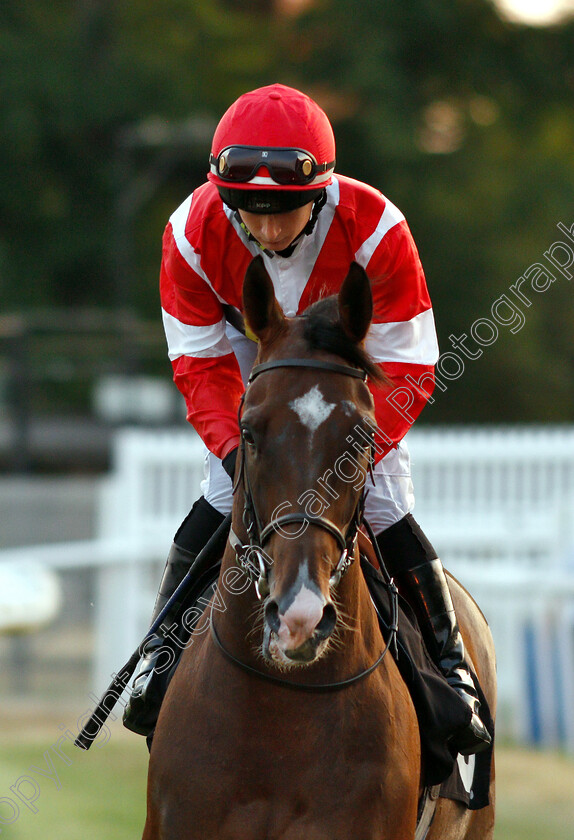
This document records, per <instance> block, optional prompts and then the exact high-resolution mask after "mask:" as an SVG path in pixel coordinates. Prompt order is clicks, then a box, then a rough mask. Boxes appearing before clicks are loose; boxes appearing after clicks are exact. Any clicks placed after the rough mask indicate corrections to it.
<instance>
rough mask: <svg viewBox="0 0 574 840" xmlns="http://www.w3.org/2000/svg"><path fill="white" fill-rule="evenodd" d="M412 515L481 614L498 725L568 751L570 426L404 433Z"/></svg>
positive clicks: (573, 710)
mask: <svg viewBox="0 0 574 840" xmlns="http://www.w3.org/2000/svg"><path fill="white" fill-rule="evenodd" d="M409 446H410V450H411V456H412V470H413V479H414V483H415V495H416V499H417V501H416V506H415V511H414V514H415V517H416V518H417V520H418V521H419V522H420V524H421V526H422V527H423V530H424V531H425V532H426V533H427V534H428V536H429V538H430V539H431V540H432V541H433V543H434V545H435V547H436V548H437V550H438V553H439V554H440V556H441V558H442V560H443V562H444V564H445V565H446V566H447V567H448V568H449V569H450V570H451V571H452V572H453V573H454V574H455V575H456V576H457V577H458V578H459V580H460V581H461V582H462V583H463V584H464V585H465V586H466V587H467V588H468V589H469V590H470V592H471V593H472V594H473V596H474V597H475V598H476V600H477V601H478V603H479V604H480V606H481V608H482V610H483V612H484V613H485V615H486V617H487V619H488V621H489V623H490V626H491V629H492V632H493V636H494V640H495V643H496V649H497V664H498V691H499V728H500V730H501V731H504V732H505V733H506V734H510V735H512V736H514V737H516V738H518V739H522V740H527V741H531V742H539V743H545V744H567V745H568V747H569V749H570V750H574V677H573V674H574V564H573V562H572V560H573V559H574V555H573V552H574V428H571V427H551V426H541V427H534V428H529V427H522V428H521V427H506V428H504V427H501V428H488V427H486V428H484V427H482V428H476V429H473V428H459V429H457V428H451V429H438V430H433V431H416V430H413V432H411V433H410V434H409Z"/></svg>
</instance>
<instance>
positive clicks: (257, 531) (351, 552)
mask: <svg viewBox="0 0 574 840" xmlns="http://www.w3.org/2000/svg"><path fill="white" fill-rule="evenodd" d="M301 367H303V368H314V369H316V370H323V371H329V372H331V373H338V374H343V375H345V376H352V377H354V378H357V379H361V380H362V381H363V382H366V380H367V373H366V371H364V370H360V369H358V368H354V367H351V366H350V365H341V364H336V363H334V362H328V361H322V360H319V359H276V360H274V361H270V362H264V363H262V364H259V365H255V367H254V368H253V370H252V371H251V375H250V377H249V380H248V385H250V384H251V382H253V380H254V379H255V378H256V377H258V376H260V375H261V374H262V373H265V372H267V371H269V370H276V369H277V368H301ZM244 396H245V395H244ZM243 402H244V397H243V398H242V400H241V404H240V406H239V417H240V416H241V411H242V408H243ZM240 447H241V471H240V473H239V474H238V476H237V478H236V481H235V485H234V488H233V490H234V492H235V490H236V489H237V487H238V485H239V482H240V481H241V479H243V489H244V496H245V504H244V510H243V524H244V525H245V528H246V530H247V533H248V535H249V540H250V542H249V544H248V545H244V544H243V543H242V541H241V540H240V539H239V537H238V536H237V535H236V534H235V532H234V531H233V529H231V532H230V534H229V542H230V544H231V546H232V547H233V548H234V550H235V556H236V560H237V562H238V564H239V565H240V566H241V568H242V569H243V571H244V572H245V573H246V574H247V575H248V576H249V577H250V578H251V579H252V580H254V578H255V589H256V592H257V596H258V598H259V600H263V599H264V598H265V597H266V596H267V595H268V594H269V583H268V574H269V568H270V565H271V563H272V560H271V559H270V558H269V557H268V555H267V554H266V553H265V551H264V550H263V546H264V545H265V543H266V542H267V540H268V539H269V538H270V537H271V536H272V534H273V533H274V532H275V531H276V530H277V529H278V528H280V527H282V526H283V525H287V524H296V523H307V524H308V525H314V526H315V527H318V528H322V529H323V530H324V531H327V532H328V533H329V534H331V536H332V537H334V539H335V541H336V542H337V545H338V546H339V548H340V549H341V557H340V559H339V561H338V563H337V566H336V567H335V569H334V571H333V573H332V574H331V579H330V585H331V586H336V585H338V584H339V582H340V580H341V578H342V577H343V575H344V573H345V572H346V570H347V569H348V568H349V566H350V565H351V563H352V562H353V559H354V556H355V548H356V542H357V536H358V533H359V528H360V527H361V523H362V522H363V509H364V504H365V493H364V492H363V493H362V494H361V496H360V498H359V500H358V502H357V506H356V508H355V511H354V513H353V516H352V518H351V521H350V523H349V526H348V528H347V534H343V532H342V531H341V529H340V528H338V527H337V525H335V524H334V523H333V522H331V520H329V519H327V517H325V516H312V515H309V514H306V513H303V512H294V513H290V514H286V515H284V516H280V517H278V518H277V519H274V520H272V521H271V522H269V523H267V524H266V525H264V526H262V525H261V520H260V517H259V515H258V512H257V509H256V506H255V503H254V501H253V494H252V491H251V485H250V482H249V473H248V470H247V466H246V459H245V440H244V437H243V435H242V436H241V444H240ZM373 448H374V447H373V446H371V468H372V465H373ZM365 524H366V525H367V528H368V527H369V526H368V524H367V523H365ZM373 544H374V548H375V552H376V554H377V557H378V559H379V562H380V566H381V569H382V570H383V573H384V574H386V570H385V567H384V564H383V562H382V560H381V557H380V553H379V551H378V547H377V544H376V542H374V543H373ZM254 557H255V562H254ZM386 577H387V581H386V582H387V586H388V589H389V598H390V602H391V624H390V627H389V636H388V640H387V642H386V645H385V647H384V649H383V651H382V653H381V654H380V655H379V657H378V658H377V659H376V660H375V662H373V664H372V665H370V666H369V667H368V668H365V669H364V670H363V671H360V672H359V673H357V674H355V675H354V676H352V677H348V678H347V679H344V680H339V681H337V682H332V683H315V684H313V683H300V682H292V681H290V680H287V679H284V678H282V677H279V676H276V675H274V674H271V673H268V672H265V671H260V670H259V669H258V668H254V667H252V666H251V665H248V664H247V663H245V662H242V661H241V660H240V659H238V658H237V657H236V656H234V655H233V654H232V653H231V652H230V651H229V650H227V648H226V647H225V646H224V645H223V643H222V641H221V639H220V638H219V635H218V633H217V630H216V629H215V624H214V622H213V613H212V614H211V616H210V631H211V638H212V639H213V641H214V643H215V646H216V647H217V648H218V650H219V651H220V652H221V654H222V655H223V656H224V657H225V658H226V659H228V660H229V662H231V663H232V664H233V665H235V666H236V667H238V668H240V669H241V670H243V671H245V672H246V673H248V674H251V675H252V676H256V677H258V678H259V679H262V680H265V681H267V682H271V683H273V684H275V685H281V686H284V687H285V688H290V689H293V690H297V691H309V692H328V691H338V690H340V689H343V688H347V687H349V686H351V685H354V684H355V683H357V682H359V681H360V680H363V679H365V677H368V676H369V674H372V673H373V672H374V671H376V669H377V668H378V667H379V665H380V664H381V662H382V661H383V659H384V658H385V656H386V655H387V653H388V651H389V650H390V649H391V648H392V649H393V650H394V651H395V652H396V634H397V629H398V627H397V619H398V591H397V588H396V586H395V584H394V583H393V581H392V579H390V578H389V577H388V575H386Z"/></svg>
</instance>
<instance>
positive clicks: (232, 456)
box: [221, 446, 239, 481]
mask: <svg viewBox="0 0 574 840" xmlns="http://www.w3.org/2000/svg"><path fill="white" fill-rule="evenodd" d="M238 451H239V447H238V446H236V447H235V449H232V450H231V452H228V453H227V455H226V456H225V458H224V459H223V461H222V462H221V463H222V464H223V469H224V470H225V472H226V473H227V475H228V476H229V478H230V479H231V480H232V481H233V479H234V478H235V462H236V461H237V453H238Z"/></svg>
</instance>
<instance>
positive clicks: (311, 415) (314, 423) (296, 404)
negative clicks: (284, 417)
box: [289, 385, 335, 432]
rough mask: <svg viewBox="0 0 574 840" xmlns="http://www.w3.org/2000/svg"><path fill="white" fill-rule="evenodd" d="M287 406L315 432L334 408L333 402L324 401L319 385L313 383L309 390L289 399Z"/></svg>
mask: <svg viewBox="0 0 574 840" xmlns="http://www.w3.org/2000/svg"><path fill="white" fill-rule="evenodd" d="M289 408H291V409H293V411H294V412H295V414H298V415H299V420H300V421H301V422H302V423H303V425H304V426H307V428H308V429H310V430H311V432H315V431H316V430H317V429H318V428H319V426H320V425H321V423H324V422H325V420H326V419H327V417H329V415H330V414H331V412H332V411H333V409H334V408H335V403H328V402H326V401H325V399H324V397H323V394H322V393H321V391H320V390H319V386H318V385H313V387H312V388H311V390H310V391H307V393H306V394H303V396H302V397H297V399H296V400H291V402H290V403H289Z"/></svg>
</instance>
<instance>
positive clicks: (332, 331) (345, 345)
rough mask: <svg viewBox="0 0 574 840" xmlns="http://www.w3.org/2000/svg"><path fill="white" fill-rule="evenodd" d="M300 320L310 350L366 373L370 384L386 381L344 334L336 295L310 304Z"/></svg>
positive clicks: (362, 352) (374, 365)
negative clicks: (330, 356)
mask: <svg viewBox="0 0 574 840" xmlns="http://www.w3.org/2000/svg"><path fill="white" fill-rule="evenodd" d="M303 318H304V328H303V337H304V338H305V340H306V341H307V343H308V345H309V348H310V349H311V350H326V351H327V352H328V353H333V354H334V355H335V356H340V357H341V358H342V359H345V361H347V362H349V363H350V364H352V365H355V367H358V368H361V369H362V370H364V371H366V373H367V374H368V376H369V377H370V378H371V379H372V380H373V381H375V382H379V383H383V382H385V381H386V377H385V374H384V373H383V372H382V370H381V368H380V367H379V366H378V364H377V363H376V362H375V361H373V359H372V358H371V356H370V355H369V354H368V353H367V351H366V350H365V348H364V347H362V346H361V345H360V344H356V343H355V342H354V341H353V339H352V338H350V337H349V336H348V335H347V333H346V332H345V331H344V329H343V326H342V324H341V322H340V320H339V307H338V303H337V297H336V296H335V295H331V296H330V297H326V298H323V299H322V300H318V301H317V302H316V303H313V304H311V306H309V307H308V308H307V309H306V310H305V312H304V313H303Z"/></svg>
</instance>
